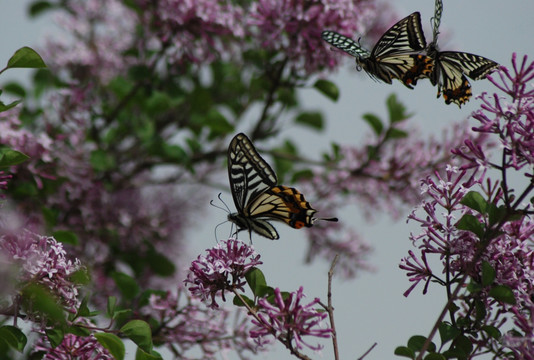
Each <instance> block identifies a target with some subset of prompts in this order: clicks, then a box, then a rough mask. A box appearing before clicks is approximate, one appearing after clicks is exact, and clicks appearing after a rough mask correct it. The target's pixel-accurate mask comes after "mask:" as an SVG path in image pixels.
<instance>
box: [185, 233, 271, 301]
mask: <svg viewBox="0 0 534 360" xmlns="http://www.w3.org/2000/svg"><path fill="white" fill-rule="evenodd" d="M206 251H207V252H208V254H207V255H206V256H201V255H199V256H198V258H197V259H196V260H195V261H193V262H192V263H191V267H190V268H189V274H188V275H187V279H186V280H185V281H184V283H185V284H191V285H192V286H189V291H190V292H191V294H192V295H193V296H195V297H198V298H200V299H202V301H204V302H206V301H208V300H209V298H211V304H210V305H209V306H210V307H211V308H218V307H219V305H218V304H217V302H216V301H215V297H216V296H217V295H219V294H220V295H221V296H222V299H223V301H224V300H225V298H224V291H225V290H230V289H239V290H241V291H244V288H243V286H244V285H245V284H246V280H245V274H246V273H247V271H248V270H250V269H251V268H252V267H254V266H257V265H260V264H262V262H261V261H259V258H260V255H257V254H256V252H255V251H254V248H253V247H252V246H249V245H247V244H245V243H243V242H241V241H239V240H234V239H228V240H227V241H221V243H220V244H218V245H216V246H215V247H213V248H211V249H207V250H206Z"/></svg>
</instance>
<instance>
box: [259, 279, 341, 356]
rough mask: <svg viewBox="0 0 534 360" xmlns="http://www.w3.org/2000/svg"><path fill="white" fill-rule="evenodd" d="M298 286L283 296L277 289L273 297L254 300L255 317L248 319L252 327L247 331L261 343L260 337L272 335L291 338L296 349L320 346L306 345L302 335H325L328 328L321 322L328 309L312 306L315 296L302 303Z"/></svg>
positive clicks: (314, 303)
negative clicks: (325, 310) (272, 299)
mask: <svg viewBox="0 0 534 360" xmlns="http://www.w3.org/2000/svg"><path fill="white" fill-rule="evenodd" d="M304 297H305V295H304V291H303V288H302V286H301V287H300V288H299V289H298V290H297V291H295V292H292V293H290V294H289V295H288V296H287V297H286V296H283V295H282V293H281V291H280V289H278V288H276V289H275V290H274V301H273V303H271V302H269V301H268V300H267V299H259V300H258V318H259V320H256V319H253V320H252V322H253V323H254V325H256V327H257V328H256V329H253V330H252V331H251V332H250V335H251V336H252V337H253V338H255V339H257V341H258V343H259V344H262V342H263V341H264V337H269V336H274V337H275V338H277V339H280V340H281V341H283V342H288V341H291V342H293V341H294V346H295V347H296V349H298V350H301V349H303V348H304V346H306V347H308V348H310V349H312V350H320V349H322V345H320V344H317V345H310V344H309V343H307V342H305V341H304V339H303V337H304V336H312V337H320V338H329V337H330V336H331V334H332V329H330V328H328V327H326V326H324V321H325V319H326V318H327V317H328V313H326V312H324V311H323V312H321V311H318V310H317V309H316V306H317V304H319V301H320V300H319V299H318V298H315V299H314V300H313V301H311V302H310V303H308V304H302V302H303V299H304Z"/></svg>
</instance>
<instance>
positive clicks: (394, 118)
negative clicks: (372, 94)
mask: <svg viewBox="0 0 534 360" xmlns="http://www.w3.org/2000/svg"><path fill="white" fill-rule="evenodd" d="M386 106H387V108H388V111H389V122H390V123H391V124H394V123H396V122H400V121H403V120H406V119H408V118H409V117H410V115H408V114H406V108H405V107H404V105H403V104H402V103H400V102H399V101H398V100H397V96H396V95H395V94H391V95H390V96H389V97H388V98H387V100H386Z"/></svg>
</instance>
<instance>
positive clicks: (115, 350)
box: [94, 332, 126, 360]
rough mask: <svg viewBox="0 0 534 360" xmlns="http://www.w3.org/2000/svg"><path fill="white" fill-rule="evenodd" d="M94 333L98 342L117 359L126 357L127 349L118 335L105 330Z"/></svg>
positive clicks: (120, 359)
mask: <svg viewBox="0 0 534 360" xmlns="http://www.w3.org/2000/svg"><path fill="white" fill-rule="evenodd" d="M94 335H95V338H96V339H97V340H98V342H99V343H100V344H101V345H102V346H103V347H104V348H106V349H107V350H108V351H109V353H110V354H111V355H113V357H114V358H115V359H117V360H122V359H124V355H125V353H126V349H125V347H124V343H123V342H122V340H121V339H120V338H119V337H118V336H117V335H114V334H110V333H104V332H99V333H95V334H94Z"/></svg>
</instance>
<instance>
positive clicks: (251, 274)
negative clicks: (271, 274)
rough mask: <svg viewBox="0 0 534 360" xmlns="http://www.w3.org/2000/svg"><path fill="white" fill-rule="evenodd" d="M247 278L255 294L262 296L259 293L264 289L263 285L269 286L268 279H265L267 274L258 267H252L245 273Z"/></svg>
mask: <svg viewBox="0 0 534 360" xmlns="http://www.w3.org/2000/svg"><path fill="white" fill-rule="evenodd" d="M245 279H247V283H248V286H250V290H252V293H253V294H254V295H255V296H260V295H259V293H260V292H261V291H264V289H263V287H265V286H267V281H265V275H263V273H262V272H261V270H260V269H258V268H252V269H250V270H249V271H247V273H246V274H245Z"/></svg>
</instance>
